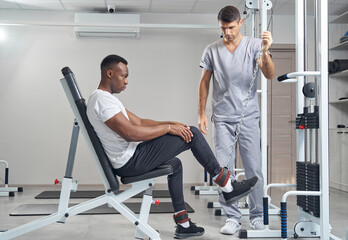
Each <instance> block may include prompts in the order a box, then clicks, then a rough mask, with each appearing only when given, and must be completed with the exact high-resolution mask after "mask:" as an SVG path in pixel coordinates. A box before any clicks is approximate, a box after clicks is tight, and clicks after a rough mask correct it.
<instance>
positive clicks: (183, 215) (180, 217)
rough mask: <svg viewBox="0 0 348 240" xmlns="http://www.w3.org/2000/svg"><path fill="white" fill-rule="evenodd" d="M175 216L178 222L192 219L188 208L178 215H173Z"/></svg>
mask: <svg viewBox="0 0 348 240" xmlns="http://www.w3.org/2000/svg"><path fill="white" fill-rule="evenodd" d="M173 218H174V221H175V223H176V224H180V223H184V222H187V221H190V220H191V219H190V218H189V217H188V214H187V212H186V210H185V211H182V212H180V213H178V214H177V215H173Z"/></svg>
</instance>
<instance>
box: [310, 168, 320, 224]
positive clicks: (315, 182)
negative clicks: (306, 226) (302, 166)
mask: <svg viewBox="0 0 348 240" xmlns="http://www.w3.org/2000/svg"><path fill="white" fill-rule="evenodd" d="M307 170H308V172H307V176H308V181H307V187H308V191H320V186H319V177H320V174H319V165H318V164H307ZM308 210H309V212H310V213H311V214H312V215H314V216H315V217H320V197H319V196H308Z"/></svg>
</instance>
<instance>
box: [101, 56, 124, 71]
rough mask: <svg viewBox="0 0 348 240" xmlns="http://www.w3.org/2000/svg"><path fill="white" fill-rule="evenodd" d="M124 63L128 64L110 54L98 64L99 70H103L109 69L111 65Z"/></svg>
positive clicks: (121, 58)
mask: <svg viewBox="0 0 348 240" xmlns="http://www.w3.org/2000/svg"><path fill="white" fill-rule="evenodd" d="M120 62H121V63H124V64H126V65H127V64H128V62H127V60H126V59H124V58H123V57H120V56H118V55H115V54H111V55H109V56H106V57H105V58H104V59H103V61H102V62H101V63H100V70H103V69H105V68H106V69H109V68H111V67H112V65H114V64H116V65H117V64H119V63H120Z"/></svg>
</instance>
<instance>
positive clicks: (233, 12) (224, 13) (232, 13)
mask: <svg viewBox="0 0 348 240" xmlns="http://www.w3.org/2000/svg"><path fill="white" fill-rule="evenodd" d="M217 18H218V20H219V21H222V22H226V23H230V22H234V21H239V20H240V13H239V10H238V9H237V8H236V7H234V6H226V7H224V8H223V9H221V10H220V12H219V14H218V17H217Z"/></svg>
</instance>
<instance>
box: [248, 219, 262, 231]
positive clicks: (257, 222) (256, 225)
mask: <svg viewBox="0 0 348 240" xmlns="http://www.w3.org/2000/svg"><path fill="white" fill-rule="evenodd" d="M250 227H251V228H252V229H254V230H263V229H265V225H263V219H262V218H260V217H256V218H254V219H253V220H251V222H250Z"/></svg>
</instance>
